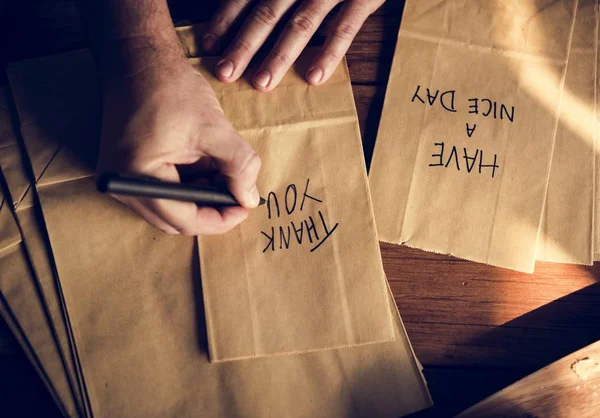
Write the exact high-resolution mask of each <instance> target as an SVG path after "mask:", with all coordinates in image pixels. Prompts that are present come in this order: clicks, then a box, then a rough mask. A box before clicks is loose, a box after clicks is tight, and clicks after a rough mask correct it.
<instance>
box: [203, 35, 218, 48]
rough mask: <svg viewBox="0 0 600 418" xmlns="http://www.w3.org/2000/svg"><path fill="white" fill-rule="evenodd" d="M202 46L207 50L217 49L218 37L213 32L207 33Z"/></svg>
mask: <svg viewBox="0 0 600 418" xmlns="http://www.w3.org/2000/svg"><path fill="white" fill-rule="evenodd" d="M202 46H203V47H204V50H205V51H206V52H215V51H216V50H217V37H216V36H215V35H213V34H212V33H207V34H206V35H204V37H203V38H202Z"/></svg>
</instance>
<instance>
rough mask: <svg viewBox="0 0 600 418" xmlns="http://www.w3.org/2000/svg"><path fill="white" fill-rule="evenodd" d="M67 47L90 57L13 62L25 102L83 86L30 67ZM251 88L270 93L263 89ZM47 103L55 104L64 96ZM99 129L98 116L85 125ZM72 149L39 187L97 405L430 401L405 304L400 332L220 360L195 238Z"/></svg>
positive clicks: (139, 411) (193, 409)
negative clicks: (168, 231) (109, 189)
mask: <svg viewBox="0 0 600 418" xmlns="http://www.w3.org/2000/svg"><path fill="white" fill-rule="evenodd" d="M61 59H64V60H69V61H73V60H77V59H78V58H76V57H74V56H66V57H49V58H45V59H40V60H33V61H29V62H26V63H21V64H19V65H18V66H15V67H13V68H12V69H11V71H10V78H11V83H12V87H13V91H14V92H15V99H16V102H17V106H18V109H19V113H20V114H21V113H23V114H25V115H27V114H28V113H30V111H31V109H28V108H27V105H28V103H32V102H35V103H39V102H40V101H39V100H37V99H36V96H38V95H48V94H49V92H51V91H54V92H57V91H59V92H61V94H58V95H57V94H54V95H53V96H54V100H55V101H61V100H63V98H64V97H69V94H67V93H69V92H71V93H73V94H74V93H76V92H77V91H78V89H71V88H70V87H66V89H58V90H57V89H56V88H57V87H59V86H58V85H54V87H55V88H53V89H39V88H35V87H33V88H30V89H28V88H27V87H28V86H30V87H31V86H36V84H33V83H31V82H29V83H24V78H23V74H25V73H27V74H34V73H35V71H31V72H29V70H30V69H32V68H35V69H36V70H37V71H38V72H40V73H46V72H47V69H48V68H52V67H54V68H56V65H58V64H57V63H55V62H52V61H56V60H61ZM80 62H82V61H80ZM46 64H47V65H46ZM70 68H71V72H70V73H69V74H63V75H62V76H61V77H63V76H64V78H63V81H68V82H71V81H73V82H74V83H78V81H76V80H72V79H74V78H78V77H86V76H87V74H89V73H90V71H91V68H90V66H86V65H80V66H72V67H70ZM65 69H68V68H66V67H65ZM42 77H43V76H42ZM29 81H33V80H29ZM38 85H39V84H38ZM222 88H224V89H225V88H226V86H222ZM66 90H70V91H69V92H67V91H66ZM80 91H83V92H85V91H86V90H85V89H84V90H80ZM225 97H227V95H224V96H223V99H225ZM251 98H253V99H255V98H260V100H265V99H267V98H268V96H267V95H261V94H260V93H258V92H254V93H253V94H252V95H251ZM73 100H74V101H77V98H76V97H73ZM270 100H272V99H270ZM47 103H48V104H49V105H50V106H49V107H48V108H47V109H46V111H51V110H52V109H55V108H56V107H55V106H53V105H51V104H50V100H49V101H48V102H47ZM224 105H225V106H227V105H226V103H224ZM285 106H286V105H283V106H282V107H283V108H285ZM88 110H89V109H88ZM30 116H31V115H30ZM42 123H43V121H42ZM44 132H45V127H44V126H41V125H38V126H37V129H35V130H34V129H30V130H26V132H23V134H24V139H25V141H26V143H27V149H28V152H31V149H33V147H34V145H35V144H36V143H39V144H42V143H43V142H44V141H45V140H47V141H49V142H52V138H45V137H44ZM67 134H68V135H70V134H74V135H77V134H80V133H77V132H74V131H70V132H66V133H65V135H67ZM97 134H98V133H97V132H94V131H93V129H90V127H89V126H88V132H87V134H86V135H84V136H80V137H81V138H83V137H85V138H86V139H87V138H93V137H95V136H97ZM36 135H37V136H36ZM36 138H37V139H39V140H40V141H39V142H36ZM62 139H63V140H64V142H66V143H69V142H70V140H69V138H66V137H64V138H62ZM74 142H77V141H74ZM30 145H31V146H30ZM48 147H52V145H48ZM69 149H70V148H68V147H64V148H61V149H60V150H59V152H58V153H57V154H56V156H55V157H53V158H51V160H52V162H51V163H50V164H49V165H48V166H47V167H46V169H45V170H42V171H43V175H42V176H41V178H40V180H39V181H38V184H37V189H38V191H39V193H40V199H41V203H42V207H43V211H44V218H45V221H46V224H47V227H48V233H49V235H50V241H51V243H52V251H53V254H54V257H55V261H56V268H57V270H58V275H59V277H60V281H61V287H62V291H63V293H64V298H65V301H66V303H67V307H68V314H69V318H70V319H71V322H72V327H73V332H74V337H75V339H76V342H77V347H78V351H79V355H80V359H81V365H82V369H83V372H84V377H85V381H86V387H87V388H88V392H89V396H90V400H91V403H92V406H93V411H94V413H95V414H97V415H98V416H144V417H146V416H164V415H176V416H181V415H197V414H198V413H202V415H203V416H267V415H268V416H328V417H331V416H373V415H376V416H399V415H404V414H407V413H410V412H412V411H415V410H418V409H421V408H423V407H426V406H428V405H429V404H430V399H429V396H428V393H427V390H426V387H425V385H424V382H423V380H422V376H421V374H420V372H419V369H418V366H417V363H416V360H415V359H414V356H413V354H412V350H411V348H410V344H409V343H408V340H407V338H406V335H405V332H404V328H403V327H402V324H401V322H400V320H399V317H398V315H397V313H396V314H395V315H394V316H393V317H394V332H395V334H396V341H393V342H389V343H381V344H376V345H369V346H365V347H357V348H352V349H344V350H329V351H325V352H319V353H310V354H305V355H300V356H285V357H273V358H268V359H260V360H254V361H240V362H229V363H224V364H215V365H210V364H209V363H208V359H207V353H206V337H205V332H206V329H205V328H204V318H203V307H202V305H201V302H202V295H201V292H200V283H199V277H198V273H199V271H198V256H197V248H195V245H194V240H193V239H188V238H185V237H174V236H168V235H165V234H162V233H160V232H159V231H156V230H155V229H153V228H152V227H150V226H148V225H147V224H145V223H144V222H143V221H141V220H140V219H139V218H138V217H137V216H135V215H134V214H133V213H131V212H130V211H129V210H128V209H126V208H125V207H123V206H122V205H120V204H118V203H117V202H115V201H113V200H111V199H108V198H106V197H105V196H101V195H99V194H97V193H96V192H95V190H94V182H93V178H92V177H89V176H87V177H86V176H85V175H83V173H84V170H85V164H80V161H81V160H80V159H79V158H77V159H76V161H74V159H73V156H72V155H71V157H70V159H69V152H68V151H69ZM37 152H39V153H40V154H41V149H40V148H38V149H37ZM45 154H46V155H50V156H51V155H53V154H52V153H45ZM73 154H74V155H77V153H76V152H73ZM38 155H39V154H38ZM36 160H37V157H36V158H33V159H32V162H34V161H36ZM74 166H75V167H77V170H79V171H75V172H73V169H72V167H74ZM34 168H35V164H34ZM69 171H71V172H70V173H69ZM88 173H89V171H88ZM123 231H127V233H126V234H123ZM74 243H76V244H74ZM98 260H107V261H106V262H98ZM108 260H109V261H108Z"/></svg>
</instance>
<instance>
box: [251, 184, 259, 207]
mask: <svg viewBox="0 0 600 418" xmlns="http://www.w3.org/2000/svg"><path fill="white" fill-rule="evenodd" d="M259 201H260V196H259V193H258V188H257V187H256V184H255V185H254V186H253V187H252V188H251V189H250V191H249V192H248V203H249V204H250V206H251V207H253V208H255V207H257V206H258V203H259Z"/></svg>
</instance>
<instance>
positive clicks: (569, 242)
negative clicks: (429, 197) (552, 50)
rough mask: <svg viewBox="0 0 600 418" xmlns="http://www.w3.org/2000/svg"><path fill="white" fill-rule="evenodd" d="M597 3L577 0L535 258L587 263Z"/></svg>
mask: <svg viewBox="0 0 600 418" xmlns="http://www.w3.org/2000/svg"><path fill="white" fill-rule="evenodd" d="M597 6H598V0H579V2H578V5H577V15H576V17H575V27H574V30H573V40H572V42H571V53H570V55H569V62H568V63H567V69H566V75H565V86H564V91H563V95H562V103H561V106H560V111H559V119H558V130H557V132H556V139H555V143H554V152H553V157H552V166H551V168H550V177H549V180H548V193H547V195H546V204H545V206H544V213H543V217H542V224H541V230H540V240H539V243H538V248H537V253H536V259H537V260H541V261H552V262H557V263H574V264H585V265H591V264H592V263H593V254H592V253H593V240H594V235H593V233H594V228H593V226H594V216H595V210H594V209H595V190H594V189H595V187H594V183H595V181H594V165H595V158H596V155H595V145H594V141H595V138H596V132H595V129H596V115H595V112H594V95H595V86H596V80H595V77H596V66H597V62H596V58H597V48H598V45H597V42H596V39H595V36H592V34H596V33H597V32H596V31H597V26H598V13H597V9H596V8H597Z"/></svg>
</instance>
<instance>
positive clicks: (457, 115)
mask: <svg viewBox="0 0 600 418" xmlns="http://www.w3.org/2000/svg"><path fill="white" fill-rule="evenodd" d="M575 6H576V2H575V1H573V0H561V1H556V2H552V3H551V4H546V3H544V4H543V5H542V4H538V3H537V2H534V1H533V0H524V1H520V2H506V1H500V0H493V1H486V2H481V1H476V0H467V1H463V0H460V1H459V0H447V1H443V2H439V1H437V0H418V1H417V0H409V1H407V3H406V7H405V10H404V17H403V20H402V26H401V29H400V32H399V35H398V41H397V45H396V52H395V58H394V62H393V65H392V70H391V74H390V80H389V83H388V88H387V92H386V98H385V104H384V108H383V114H382V119H381V123H380V126H379V134H378V138H377V143H376V144H375V150H374V155H373V161H372V164H371V173H370V183H371V191H372V197H373V206H374V210H375V220H376V222H377V229H378V233H379V237H380V239H381V240H383V241H387V242H392V243H396V244H406V245H408V246H411V247H416V248H421V249H424V250H428V251H433V252H438V253H445V254H451V255H455V256H457V257H461V258H465V259H469V260H474V261H479V262H485V263H489V264H493V265H497V266H503V267H507V268H512V269H516V270H521V271H525V272H532V271H533V268H534V263H535V252H536V246H537V237H538V231H539V227H540V221H541V216H542V209H543V205H544V200H545V195H546V186H547V182H548V171H549V167H550V158H551V155H552V148H553V143H554V137H555V133H556V120H557V118H556V112H557V108H558V103H559V101H560V96H561V92H562V84H563V80H564V72H565V66H566V62H567V59H568V54H569V46H570V40H571V35H572V31H573V22H574V16H575Z"/></svg>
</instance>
